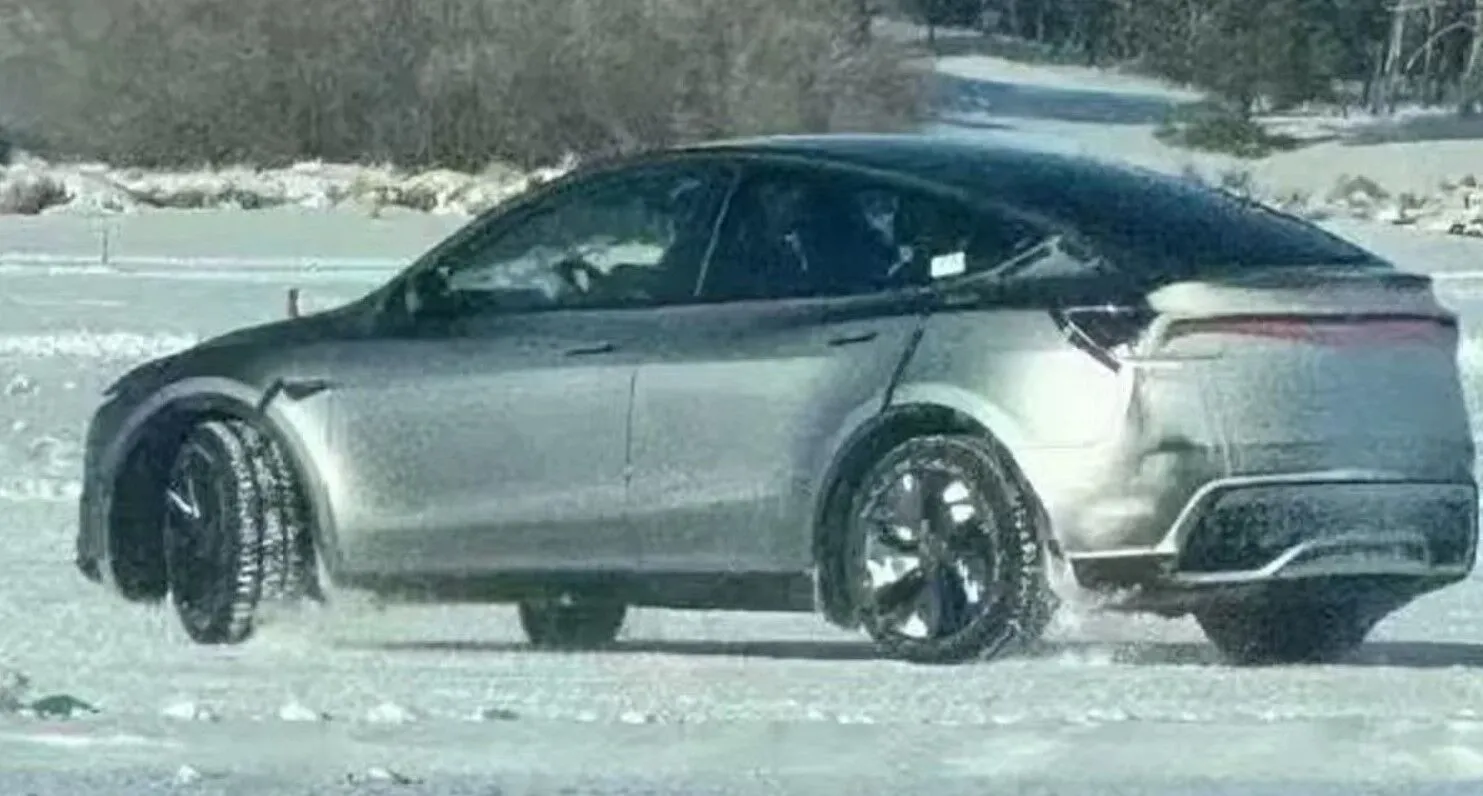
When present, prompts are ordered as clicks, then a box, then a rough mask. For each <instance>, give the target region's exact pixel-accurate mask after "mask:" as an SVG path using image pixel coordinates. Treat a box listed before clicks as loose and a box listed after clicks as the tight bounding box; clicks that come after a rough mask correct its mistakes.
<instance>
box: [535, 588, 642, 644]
mask: <svg viewBox="0 0 1483 796" xmlns="http://www.w3.org/2000/svg"><path fill="white" fill-rule="evenodd" d="M519 610H520V627H521V628H522V629H523V630H524V631H525V636H526V638H528V639H530V643H531V645H532V646H535V647H541V648H547V649H592V648H596V647H602V646H606V645H608V644H611V643H613V641H614V640H615V639H617V638H618V631H619V630H621V629H622V628H623V619H624V617H625V616H626V615H627V613H628V607H627V606H626V605H624V604H623V603H621V602H617V601H613V600H604V599H597V598H576V599H562V600H539V601H535V600H530V601H526V602H522V603H520V608H519Z"/></svg>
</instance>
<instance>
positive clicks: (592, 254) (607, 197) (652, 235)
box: [444, 164, 733, 309]
mask: <svg viewBox="0 0 1483 796" xmlns="http://www.w3.org/2000/svg"><path fill="white" fill-rule="evenodd" d="M732 176H733V172H731V171H730V170H728V169H726V168H723V167H719V166H716V167H710V166H696V165H692V164H666V165H660V166H653V167H644V168H641V169H638V170H634V171H628V172H622V173H618V174H609V175H603V176H600V177H598V178H596V179H595V180H594V181H593V182H591V183H589V184H587V185H578V186H574V187H572V188H569V189H568V190H566V191H563V192H561V193H559V194H557V195H555V196H552V197H550V199H548V200H547V201H546V202H544V203H543V204H542V205H540V206H538V207H536V208H533V209H532V210H531V211H530V212H529V213H528V214H527V215H526V216H525V217H524V218H523V219H522V220H521V221H519V222H517V223H516V225H515V226H513V227H510V228H508V229H506V230H504V231H503V232H501V233H497V234H496V235H495V236H494V237H492V238H489V239H485V240H482V241H477V242H475V243H473V244H472V245H471V246H469V247H467V249H466V250H464V251H461V252H458V253H457V254H455V255H454V256H453V257H451V258H450V261H449V264H448V267H447V270H446V272H445V274H444V279H445V284H446V285H447V289H448V290H449V291H450V292H452V293H454V294H476V296H474V297H473V298H479V297H482V298H487V299H488V300H489V302H491V303H495V304H498V305H499V306H502V307H507V308H518V309H552V308H564V307H630V306H652V305H658V304H666V303H674V302H682V301H689V300H691V299H693V298H694V295H695V288H696V283H697V282H698V280H699V278H700V264H701V262H702V260H703V259H704V256H705V251H706V248H707V247H708V246H709V243H710V238H711V235H712V233H713V231H714V227H715V220H716V213H717V212H718V205H719V204H720V199H721V197H722V196H723V195H724V193H725V191H726V190H727V189H728V188H729V187H730V182H731V179H732ZM496 223H499V222H496ZM477 294H483V296H478V295H477ZM462 298H463V299H464V301H463V304H464V305H466V306H467V305H469V304H470V301H469V300H468V299H469V298H471V297H470V296H467V295H464V296H462ZM473 303H474V304H476V305H477V304H478V303H479V302H477V301H476V302H473Z"/></svg>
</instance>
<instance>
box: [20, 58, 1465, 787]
mask: <svg viewBox="0 0 1483 796" xmlns="http://www.w3.org/2000/svg"><path fill="white" fill-rule="evenodd" d="M970 67H971V68H972V69H976V70H977V72H975V73H974V74H975V75H976V80H977V82H978V84H979V85H989V86H990V88H987V89H975V90H979V91H983V92H988V94H989V95H994V93H995V92H998V94H997V95H995V96H1001V97H1002V96H1009V95H1011V94H1013V92H1014V91H1020V92H1022V96H1021V97H1020V101H1021V102H1022V111H1021V112H1022V113H1023V114H1024V117H1023V118H1021V117H1010V116H1001V117H1000V119H999V121H998V122H996V124H1003V125H1005V126H1009V127H1015V128H1018V129H1017V130H1011V131H1010V132H1011V133H1017V134H1024V133H1025V132H1027V131H1028V132H1030V133H1032V134H1033V136H1034V137H1037V138H1038V139H1039V140H1041V141H1042V142H1046V141H1049V139H1048V138H1047V137H1048V136H1050V135H1052V134H1055V135H1060V136H1061V137H1062V144H1060V145H1068V146H1076V147H1082V148H1085V149H1086V150H1088V151H1096V152H1098V153H1099V154H1103V155H1113V156H1117V155H1119V154H1123V152H1122V151H1121V150H1119V149H1117V148H1116V146H1114V144H1115V142H1120V141H1121V142H1125V143H1126V142H1133V141H1143V142H1144V143H1142V144H1137V146H1147V141H1148V140H1151V137H1143V138H1140V137H1139V136H1144V135H1145V134H1146V133H1147V130H1148V126H1147V124H1146V123H1144V122H1136V123H1125V122H1126V118H1127V117H1128V116H1136V115H1137V114H1136V113H1133V112H1132V111H1133V110H1136V108H1137V107H1138V105H1137V102H1144V101H1147V99H1148V98H1149V97H1150V96H1153V97H1155V99H1156V98H1157V96H1158V94H1157V92H1156V91H1153V90H1151V89H1150V90H1145V89H1136V90H1134V89H1130V88H1129V86H1128V83H1127V82H1126V81H1127V80H1131V78H1127V79H1124V78H1108V79H1107V84H1100V83H1096V82H1095V81H1091V80H1082V81H1080V82H1079V83H1078V78H1077V75H1076V73H1074V72H1070V73H1068V72H1067V71H1066V70H1059V71H1057V70H1050V71H1045V72H1035V73H1031V74H1030V75H1028V76H1024V75H1021V76H1020V77H1018V78H1016V79H1017V80H1019V82H1018V83H1015V84H1011V83H1010V82H1006V81H1001V83H1002V85H1000V87H998V88H994V87H992V86H993V85H994V79H997V78H994V75H996V74H998V73H996V72H994V71H993V70H994V69H997V68H999V67H997V66H995V64H994V63H992V62H980V63H978V64H976V65H975V64H971V63H970V64H964V63H959V64H957V65H954V64H951V63H950V64H947V65H945V66H944V69H945V70H946V71H949V72H951V71H953V70H965V69H969V68H970ZM1068 75H1069V76H1068ZM991 78H993V79H991ZM1120 81H1122V82H1120ZM1015 86H1019V88H1015ZM1065 88H1073V89H1079V90H1082V91H1086V92H1088V93H1091V94H1099V95H1100V96H1102V97H1103V98H1102V99H1096V98H1095V97H1092V98H1089V97H1087V96H1082V95H1073V96H1072V97H1071V98H1070V99H1069V100H1068V99H1067V98H1066V97H1062V98H1060V99H1059V100H1056V101H1057V102H1060V103H1061V107H1062V108H1063V110H1061V111H1055V112H1051V111H1050V110H1047V106H1046V102H1047V98H1046V96H1045V95H1044V94H1041V95H1039V97H1038V98H1037V97H1034V96H1032V97H1031V98H1030V99H1028V100H1027V99H1025V98H1024V97H1023V92H1030V93H1032V94H1033V93H1034V92H1036V91H1050V90H1059V89H1065ZM981 96H983V95H981ZM1119 96H1123V97H1131V99H1129V100H1127V101H1128V102H1130V103H1133V104H1132V107H1131V109H1130V108H1129V107H1128V106H1123V107H1122V108H1121V109H1119V108H1118V107H1103V108H1102V109H1101V110H1098V109H1097V103H1103V104H1104V105H1108V104H1110V105H1111V106H1116V104H1117V102H1119V100H1118V99H1117V97H1119ZM1107 97H1111V99H1107ZM1068 105H1070V106H1079V107H1080V108H1081V111H1080V113H1082V115H1083V118H1081V119H1067V118H1047V117H1052V116H1056V115H1059V116H1061V117H1074V116H1075V115H1076V113H1075V112H1074V111H1075V107H1072V108H1071V109H1070V110H1064V108H1066V107H1067V106H1068ZM1037 106H1038V107H1040V108H1041V110H1040V111H1038V113H1039V117H1036V118H1032V116H1033V114H1032V113H1031V111H1030V110H1028V109H1025V108H1034V107H1037ZM1098 114H1101V115H1103V116H1111V117H1114V118H1117V117H1118V115H1119V114H1122V117H1121V118H1123V119H1124V121H1123V122H1119V121H1115V120H1106V119H1104V120H1103V121H1096V120H1095V119H1096V117H1097V116H1098ZM1135 128H1136V129H1138V130H1142V132H1138V133H1136V134H1135V132H1133V131H1134V130H1135ZM1056 131H1059V132H1056ZM944 132H948V133H951V134H959V135H965V134H966V135H982V134H985V132H984V131H983V130H982V129H977V128H971V127H968V126H958V127H955V128H953V129H950V130H949V129H944ZM1099 136H1101V137H1100V138H1099ZM1155 143H1156V142H1155ZM1104 145H1105V146H1104ZM1128 145H1129V146H1130V147H1132V146H1133V145H1132V144H1128ZM1119 146H1120V144H1119ZM1142 151H1143V152H1144V154H1145V155H1147V156H1148V157H1149V158H1150V160H1153V159H1155V157H1154V156H1155V155H1157V152H1155V151H1154V150H1153V149H1152V148H1151V147H1150V148H1148V149H1146V150H1142ZM1479 151H1483V150H1479ZM1127 154H1129V155H1130V156H1131V155H1136V154H1137V150H1134V149H1129V150H1128V153H1127ZM1161 157H1162V156H1161ZM1334 157H1338V155H1335V156H1334ZM1159 162H1160V163H1162V164H1163V166H1162V167H1166V168H1177V167H1178V164H1177V163H1173V162H1171V161H1168V160H1163V161H1159ZM1349 162H1350V163H1353V162H1354V161H1353V160H1351V161H1349ZM1360 162H1362V163H1364V164H1365V165H1366V168H1367V169H1369V168H1370V159H1369V156H1365V158H1363V159H1362V160H1361V161H1360ZM1478 165H1479V167H1480V168H1483V160H1479V161H1478ZM1386 168H1389V166H1386ZM1396 168H1397V170H1398V172H1399V171H1405V169H1403V168H1401V167H1396ZM1414 168H1415V169H1417V170H1424V169H1426V168H1428V167H1427V166H1426V165H1425V164H1424V163H1421V165H1416V166H1414ZM1344 173H1350V172H1344ZM1367 173H1370V172H1367ZM1319 182H1321V181H1319ZM457 223H460V222H459V219H457V218H455V217H445V216H436V215H428V214H419V213H411V212H393V213H387V214H383V216H382V217H381V218H379V219H373V218H370V217H369V216H368V215H367V214H366V213H364V212H361V211H360V210H351V209H341V210H307V209H304V208H302V207H291V208H289V207H285V208H280V209H276V210H264V211H255V212H250V213H249V212H240V211H237V212H220V211H217V212H211V211H152V212H148V213H138V214H122V215H108V216H92V215H81V214H68V213H63V214H56V215H48V216H43V217H39V218H37V217H31V218H18V217H7V218H0V539H4V540H5V542H6V544H5V546H4V548H3V551H4V552H3V553H0V793H16V794H20V793H40V794H46V795H47V796H53V795H60V794H81V793H89V794H100V795H101V794H110V795H112V794H130V793H160V792H181V793H254V794H276V793H283V794H289V793H293V794H302V793H319V792H329V793H337V792H408V793H428V792H436V793H449V794H451V793H470V794H473V793H490V792H494V790H495V789H496V788H498V789H499V792H505V793H528V792H529V793H557V792H565V793H573V792H580V793H618V792H623V793H659V792H663V793H687V794H689V793H742V794H758V795H759V796H760V795H761V794H773V793H798V794H835V793H839V794H875V793H882V794H883V793H891V794H900V793H924V792H933V793H940V794H965V796H966V794H970V793H971V794H982V793H1004V794H1012V793H1026V794H1029V793H1034V794H1051V793H1081V794H1135V793H1139V794H1170V793H1189V794H1271V795H1272V796H1295V795H1296V794H1333V795H1334V796H1338V795H1339V794H1354V793H1382V792H1384V793H1397V794H1400V793H1407V794H1428V793H1439V794H1440V793H1450V794H1459V796H1460V795H1461V794H1471V793H1476V792H1478V788H1479V783H1480V782H1483V677H1480V676H1479V669H1480V668H1483V577H1478V578H1474V579H1471V580H1469V581H1467V582H1465V583H1464V584H1462V585H1459V586H1457V587H1454V588H1452V589H1450V590H1447V591H1444V592H1441V593H1439V594H1436V595H1432V596H1430V597H1428V598H1426V599H1424V600H1422V601H1420V602H1418V603H1416V604H1414V605H1413V606H1411V607H1409V608H1408V609H1406V610H1405V611H1403V612H1402V613H1400V614H1398V615H1396V616H1395V617H1393V618H1392V619H1390V620H1389V621H1387V622H1386V623H1385V624H1384V625H1382V627H1380V628H1379V630H1378V631H1377V633H1376V635H1375V639H1374V641H1373V642H1372V643H1371V644H1369V645H1368V646H1366V647H1365V648H1364V649H1363V650H1362V651H1361V652H1360V654H1359V655H1358V656H1357V657H1356V658H1355V660H1353V661H1351V662H1348V663H1346V664H1343V665H1336V666H1324V667H1291V668H1276V669H1263V670H1259V669H1233V668H1229V667H1226V666H1223V665H1221V664H1220V663H1218V662H1217V661H1216V659H1215V656H1214V654H1213V652H1212V651H1211V650H1210V648H1209V647H1208V646H1206V645H1205V644H1204V643H1203V642H1202V640H1201V637H1200V634H1199V632H1198V631H1197V629H1196V628H1195V627H1194V626H1193V624H1192V623H1190V622H1188V621H1163V620H1155V619H1141V618H1128V617H1116V616H1097V615H1090V616H1082V615H1069V616H1067V617H1063V621H1062V622H1061V623H1060V624H1059V625H1058V626H1057V628H1056V629H1055V631H1054V633H1053V634H1052V637H1051V641H1050V643H1049V644H1048V646H1047V648H1046V649H1045V650H1044V651H1043V652H1041V653H1039V654H1037V655H1036V656H1034V657H1031V658H1023V659H1014V660H1007V661H1002V662H997V663H993V664H988V665H974V666H964V667H952V668H932V667H914V666H908V665H904V664H898V663H893V662H888V661H881V660H875V659H873V658H872V656H871V655H870V651H869V649H868V647H866V646H865V645H864V644H863V643H862V642H861V641H860V640H859V639H858V638H856V637H854V636H852V635H850V634H845V633H841V632H838V631H834V630H831V629H829V628H827V627H826V626H824V625H823V624H822V621H821V620H818V619H816V618H814V617H809V616H791V615H757V614H753V615H733V614H717V613H682V612H662V611H649V612H641V613H640V614H639V615H638V616H637V617H636V618H635V619H634V620H633V621H632V622H631V624H630V626H629V627H628V628H627V630H626V631H625V638H624V641H623V643H622V644H621V645H620V647H619V648H618V649H617V650H614V651H609V652H604V653H601V654H574V655H559V654H547V653H536V652H531V651H528V650H525V649H524V648H523V647H522V645H521V643H520V635H519V633H518V629H517V628H516V626H515V623H514V621H513V617H512V616H511V612H510V611H509V610H507V609H503V608H490V607H418V608H411V607H404V608H393V609H390V610H387V611H385V612H383V613H377V612H374V611H372V610H371V609H369V608H365V607H361V606H359V605H357V604H354V603H352V604H351V605H350V606H348V607H345V608H341V609H337V610H334V611H330V612H326V613H313V612H311V613H309V614H306V615H303V616H296V617H277V618H276V620H277V621H275V622H274V623H272V624H271V625H270V626H269V627H267V628H266V629H265V630H264V631H263V633H262V634H261V635H260V636H259V637H258V638H256V639H254V640H253V641H252V642H251V643H249V644H247V645H245V646H243V647H240V648H235V649H228V650H215V649H203V648H200V647H194V646H191V645H189V644H188V643H187V642H186V641H185V640H184V638H183V636H182V634H181V633H180V632H179V631H178V630H177V629H176V627H175V624H174V621H173V619H172V617H171V615H170V614H169V613H168V612H167V611H163V610H160V611H156V610H150V609H143V608H137V607H131V606H126V605H123V604H121V603H119V602H118V601H116V600H115V599H113V598H111V597H109V596H108V595H106V594H105V593H103V592H102V590H101V589H99V588H97V587H95V586H92V585H91V584H88V583H87V582H86V581H84V580H83V579H82V578H81V576H80V575H78V574H77V573H76V572H75V570H74V569H73V567H72V565H71V559H72V552H73V548H72V543H73V534H74V533H75V527H76V526H75V511H76V509H75V503H74V498H75V495H76V493H77V481H76V478H77V473H78V466H79V461H78V455H79V449H78V446H79V442H80V439H79V437H80V434H81V432H82V427H83V423H84V422H85V419H86V417H87V415H88V413H89V412H90V411H91V410H92V408H93V406H94V404H95V402H96V400H97V397H98V394H99V392H100V391H101V390H102V388H103V387H104V385H105V384H106V383H108V382H109V381H110V380H111V379H112V378H113V377H115V376H116V375H117V374H119V373H121V372H122V371H123V370H125V369H126V368H128V367H129V366H130V365H131V364H133V363H135V362H138V361H140V360H142V359H145V358H148V357H151V356H154V355H157V354H160V353H164V352H166V351H170V350H174V349H177V348H180V347H183V346H186V345H189V344H190V343H191V342H193V341H194V340H197V339H200V338H201V337H204V336H207V335H210V334H214V333H216V332H219V331H223V330H225V329H228V328H231V327H234V326H238V325H242V324H247V323H253V322H258V321H263V320H267V319H270V318H273V317H277V316H280V315H281V314H282V312H283V307H284V298H283V294H284V289H285V288H286V287H288V286H291V285H293V286H303V287H305V288H306V296H307V302H308V304H309V305H310V307H311V308H313V307H315V306H323V305H326V304H330V303H334V302H338V301H343V300H346V299H349V298H352V297H354V296H356V295H358V294H360V293H361V292H362V291H364V290H366V289H368V288H369V287H370V286H372V285H373V284H375V283H376V282H377V281H378V280H380V279H382V278H384V277H385V276H386V275H387V274H389V273H390V272H391V271H392V270H393V269H395V268H396V267H398V266H399V265H400V264H402V263H405V262H406V261H407V260H409V259H410V258H411V257H413V256H415V254H416V253H418V252H419V251H421V250H422V249H424V248H426V247H427V246H428V245H430V244H431V243H432V242H433V241H435V240H437V239H438V238H439V237H441V236H442V235H444V234H446V233H447V232H448V231H449V230H450V229H451V228H452V227H453V226H454V225H455V224H457ZM1331 223H1332V225H1333V228H1335V229H1336V230H1338V231H1340V232H1341V233H1342V234H1345V235H1348V236H1350V237H1352V238H1355V239H1356V240H1359V241H1361V242H1362V243H1364V244H1366V245H1369V246H1371V247H1372V248H1375V249H1377V250H1379V251H1381V252H1382V253H1385V254H1387V255H1390V256H1391V257H1393V258H1394V259H1396V260H1397V261H1398V262H1400V263H1401V264H1402V265H1403V266H1405V267H1409V268H1416V269H1418V270H1426V271H1431V272H1434V273H1437V274H1438V275H1439V276H1442V277H1443V278H1442V279H1441V280H1440V285H1441V289H1442V291H1443V292H1444V295H1445V297H1446V298H1447V300H1449V301H1450V302H1452V303H1453V304H1454V305H1455V306H1456V307H1457V308H1458V309H1459V310H1460V311H1461V312H1462V313H1463V315H1464V320H1465V323H1466V324H1467V326H1468V327H1469V329H1470V330H1471V329H1472V328H1473V327H1474V326H1475V325H1476V324H1477V323H1478V322H1479V321H1483V279H1480V278H1479V277H1480V273H1479V272H1480V270H1483V269H1480V266H1479V265H1478V263H1479V262H1480V255H1483V241H1474V240H1470V239H1464V238H1453V237H1443V236H1435V235H1426V234H1423V233H1420V232H1418V231H1415V230H1411V229H1402V228H1395V227H1390V226H1383V225H1377V224H1369V223H1360V222H1355V221H1334V222H1331ZM105 241H106V243H105ZM105 261H106V264H105ZM1476 340H1477V338H1476V337H1475V336H1474V335H1473V333H1472V332H1471V331H1469V337H1468V343H1467V345H1466V346H1465V348H1464V352H1463V357H1462V359H1463V362H1464V365H1465V367H1466V368H1467V370H1468V381H1469V388H1470V390H1471V392H1472V394H1473V395H1474V396H1477V395H1479V394H1480V389H1479V388H1480V387H1483V357H1480V356H1479V355H1478V353H1477V352H1478V351H1479V350H1480V349H1479V347H1478V345H1477V342H1476ZM1475 405H1478V404H1477V401H1476V398H1475ZM1480 421H1483V417H1480ZM7 673H21V674H24V675H25V676H26V677H27V678H28V680H29V682H28V683H27V684H24V687H22V684H20V683H16V682H13V678H11V677H10V676H9V675H8V674H7ZM60 694H66V695H69V696H71V697H74V698H76V699H79V700H82V701H84V702H86V703H88V704H89V705H91V706H92V707H94V708H96V709H97V711H98V712H97V713H87V714H84V715H78V716H75V717H73V718H70V719H59V718H47V717H37V716H28V715H24V714H23V713H22V712H17V711H15V710H14V708H15V707H16V706H18V705H27V704H35V703H36V700H38V699H40V698H43V697H46V696H49V695H60ZM7 706H8V707H7ZM42 706H43V707H44V706H45V705H44V704H43V705H42ZM408 780H410V781H408Z"/></svg>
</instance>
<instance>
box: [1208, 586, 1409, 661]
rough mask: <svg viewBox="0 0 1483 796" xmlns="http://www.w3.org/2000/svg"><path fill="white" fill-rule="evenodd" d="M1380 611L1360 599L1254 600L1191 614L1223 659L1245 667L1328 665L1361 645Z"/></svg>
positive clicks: (1379, 617)
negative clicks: (1321, 600) (1297, 664)
mask: <svg viewBox="0 0 1483 796" xmlns="http://www.w3.org/2000/svg"><path fill="white" fill-rule="evenodd" d="M1381 618H1383V613H1382V612H1377V611H1375V610H1372V609H1371V608H1370V607H1369V606H1367V605H1366V604H1365V603H1363V602H1360V601H1336V602H1319V601H1288V600H1272V601H1266V600H1264V601H1259V602H1258V601H1253V602H1250V603H1231V604H1226V605H1220V606H1214V607H1211V608H1207V609H1205V610H1202V611H1199V612H1197V613H1196V614H1195V620H1196V621H1197V622H1199V624H1200V628H1201V629H1202V630H1204V631H1205V637H1206V638H1208V639H1210V642H1211V643H1212V644H1214V645H1215V647H1216V649H1218V650H1220V652H1221V654H1222V655H1223V656H1224V657H1225V658H1226V660H1228V661H1230V662H1231V663H1235V664H1238V665H1246V666H1258V665H1269V664H1291V663H1329V662H1333V661H1337V660H1341V659H1343V658H1344V657H1345V656H1347V655H1349V654H1350V653H1351V652H1353V651H1354V650H1355V649H1356V648H1358V647H1359V645H1361V644H1363V643H1364V640H1365V637H1366V636H1367V635H1369V633H1370V630H1372V629H1373V628H1374V627H1375V625H1376V624H1377V623H1379V621H1380V619H1381Z"/></svg>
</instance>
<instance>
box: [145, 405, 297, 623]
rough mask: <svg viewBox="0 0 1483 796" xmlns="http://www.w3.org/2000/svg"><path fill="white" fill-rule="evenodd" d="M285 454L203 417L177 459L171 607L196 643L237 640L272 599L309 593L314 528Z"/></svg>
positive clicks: (169, 563)
mask: <svg viewBox="0 0 1483 796" xmlns="http://www.w3.org/2000/svg"><path fill="white" fill-rule="evenodd" d="M299 486H300V485H299V484H298V483H296V482H295V480H294V476H293V474H292V472H291V471H290V470H289V468H288V466H287V463H286V460H285V457H284V455H283V452H282V451H281V450H279V449H278V447H277V445H276V443H275V442H274V441H272V440H271V439H270V438H269V437H268V436H267V435H265V434H264V433H263V432H262V431H261V430H259V429H258V428H256V427H255V426H253V425H252V424H251V423H248V422H245V421H241V420H237V419H231V418H222V419H211V420H205V421H202V422H200V423H198V424H197V425H195V426H194V427H193V428H192V429H191V430H190V431H189V432H188V433H187V434H186V436H185V439H184V440H183V442H182V443H181V445H180V447H179V449H178V450H177V451H176V454H175V458H174V460H173V461H172V462H171V466H170V469H169V473H168V476H167V479H166V483H165V490H164V494H163V496H162V498H163V500H164V519H165V523H164V525H165V527H164V536H165V566H166V572H167V577H168V579H169V585H170V595H171V601H172V602H173V603H174V605H175V609H176V612H177V613H178V614H179V615H180V620H181V624H182V626H183V627H184V628H185V631H186V634H187V635H188V636H190V638H191V640H193V641H195V642H196V643H198V644H237V643H240V642H242V641H245V640H246V639H247V638H248V637H249V636H250V635H251V634H252V630H253V624H254V621H255V619H256V616H257V612H258V607H259V604H260V603H261V602H262V601H264V600H274V601H278V600H285V601H291V600H294V599H296V598H298V597H299V596H301V595H302V594H303V592H304V589H305V581H306V578H308V577H312V576H310V575H307V574H306V573H305V569H306V566H307V562H306V560H305V555H304V550H305V548H306V539H307V525H306V523H305V522H304V518H305V513H304V507H303V502H302V500H301V498H300V489H299Z"/></svg>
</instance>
